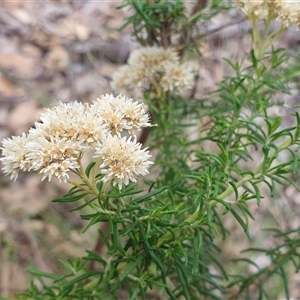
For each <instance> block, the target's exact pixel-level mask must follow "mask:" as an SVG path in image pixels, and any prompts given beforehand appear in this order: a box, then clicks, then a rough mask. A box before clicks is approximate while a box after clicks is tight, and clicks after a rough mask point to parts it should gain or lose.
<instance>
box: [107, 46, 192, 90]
mask: <svg viewBox="0 0 300 300" xmlns="http://www.w3.org/2000/svg"><path fill="white" fill-rule="evenodd" d="M153 79H154V80H155V81H157V82H159V84H160V85H161V87H162V88H163V90H165V91H172V90H174V89H175V88H176V89H177V90H178V91H182V90H184V89H188V88H191V87H192V86H193V84H194V76H193V73H192V71H191V70H190V68H189V66H188V65H187V64H180V63H179V56H178V54H177V53H176V51H175V50H174V49H173V48H166V49H165V48H162V47H147V48H141V49H138V50H135V51H134V52H133V53H132V54H131V56H130V58H129V60H128V64H127V65H125V66H123V67H121V68H120V69H119V70H118V72H116V73H115V74H114V76H113V78H112V87H113V88H114V89H116V90H118V91H123V90H124V89H125V90H126V89H133V88H135V87H136V86H141V85H142V84H143V83H144V82H148V83H149V82H151V81H152V80H153Z"/></svg>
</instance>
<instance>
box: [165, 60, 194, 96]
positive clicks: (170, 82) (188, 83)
mask: <svg viewBox="0 0 300 300" xmlns="http://www.w3.org/2000/svg"><path fill="white" fill-rule="evenodd" d="M193 83H194V76H193V73H192V71H191V70H190V68H189V66H187V65H186V64H182V65H171V66H169V67H167V68H166V70H165V73H164V75H163V76H162V78H161V80H160V85H161V86H162V88H163V89H164V90H165V91H172V90H173V89H174V88H176V89H177V90H185V89H189V88H191V87H192V86H193Z"/></svg>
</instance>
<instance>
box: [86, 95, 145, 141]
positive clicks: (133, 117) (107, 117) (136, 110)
mask: <svg viewBox="0 0 300 300" xmlns="http://www.w3.org/2000/svg"><path fill="white" fill-rule="evenodd" d="M92 110H93V111H94V112H95V113H97V115H99V116H100V118H101V119H102V120H103V123H104V124H105V125H106V126H107V128H108V130H109V131H110V133H111V134H112V135H115V134H120V133H121V132H122V131H123V130H127V131H128V132H129V133H130V134H135V133H136V131H139V130H140V129H141V128H142V127H148V126H150V125H151V124H150V123H149V114H148V113H146V107H145V105H144V104H143V103H138V102H135V101H133V99H132V98H127V97H125V96H122V95H119V96H117V97H114V96H113V95H108V94H106V95H105V96H104V95H102V96H100V97H99V98H98V99H97V101H95V102H94V104H93V105H92Z"/></svg>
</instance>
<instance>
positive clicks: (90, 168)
mask: <svg viewBox="0 0 300 300" xmlns="http://www.w3.org/2000/svg"><path fill="white" fill-rule="evenodd" d="M95 164H96V163H95V162H94V161H93V162H91V163H90V164H89V165H88V166H87V167H86V169H85V174H86V176H87V177H88V178H89V177H90V172H91V170H92V169H93V167H94V166H95Z"/></svg>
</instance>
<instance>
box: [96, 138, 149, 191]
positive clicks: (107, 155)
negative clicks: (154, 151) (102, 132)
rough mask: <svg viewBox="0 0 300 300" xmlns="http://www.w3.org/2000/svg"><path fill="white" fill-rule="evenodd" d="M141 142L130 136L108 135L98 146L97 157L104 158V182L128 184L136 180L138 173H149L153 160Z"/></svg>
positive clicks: (102, 165)
mask: <svg viewBox="0 0 300 300" xmlns="http://www.w3.org/2000/svg"><path fill="white" fill-rule="evenodd" d="M141 146H142V145H141V144H140V143H137V142H136V140H133V141H132V139H131V137H129V138H128V139H126V137H123V138H119V137H118V136H108V137H107V139H106V140H105V141H103V142H102V143H100V144H99V146H98V147H96V153H95V158H98V157H100V158H102V160H103V163H102V164H101V165H100V168H101V173H102V174H105V176H104V177H103V178H102V180H103V181H104V182H109V181H112V183H113V185H116V184H118V186H119V188H120V189H121V188H122V185H123V184H125V185H128V184H129V182H130V181H132V182H136V177H137V176H138V175H143V176H144V175H146V174H148V167H149V165H151V164H153V162H151V161H149V160H148V159H149V158H150V157H151V155H150V154H149V151H146V150H147V148H145V149H141Z"/></svg>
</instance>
